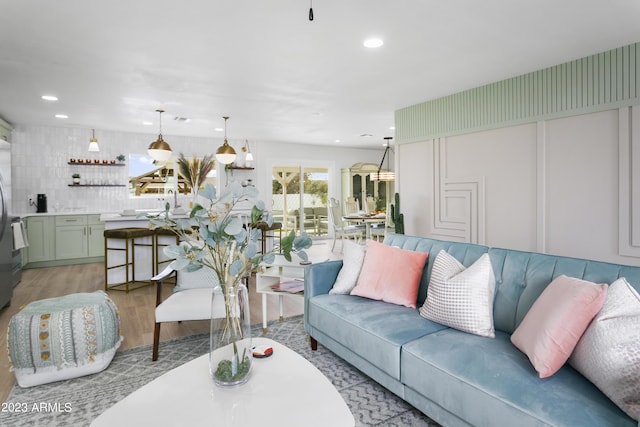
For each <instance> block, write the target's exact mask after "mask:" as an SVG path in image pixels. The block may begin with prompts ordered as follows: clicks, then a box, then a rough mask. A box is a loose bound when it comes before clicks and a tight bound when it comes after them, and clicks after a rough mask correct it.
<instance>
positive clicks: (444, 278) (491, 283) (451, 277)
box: [420, 251, 496, 338]
mask: <svg viewBox="0 0 640 427" xmlns="http://www.w3.org/2000/svg"><path fill="white" fill-rule="evenodd" d="M495 287H496V280H495V276H494V275H493V268H492V267H491V260H490V259H489V254H483V255H482V256H481V257H480V258H478V260H477V261H476V262H474V263H473V264H472V265H470V266H469V268H467V269H465V267H464V266H463V265H462V264H460V262H459V261H458V260H457V259H455V258H454V257H452V256H451V255H449V254H448V253H447V252H446V251H440V253H439V254H438V256H437V257H436V259H435V261H434V262H433V269H432V270H431V280H430V281H429V288H428V290H427V300H426V301H425V303H424V305H423V306H422V307H421V308H420V315H421V316H423V317H426V318H427V319H429V320H433V321H434V322H438V323H442V324H443V325H446V326H449V327H451V328H455V329H459V330H461V331H464V332H469V333H471V334H476V335H481V336H483V337H489V338H495V330H494V328H493V296H494V295H493V294H494V291H495Z"/></svg>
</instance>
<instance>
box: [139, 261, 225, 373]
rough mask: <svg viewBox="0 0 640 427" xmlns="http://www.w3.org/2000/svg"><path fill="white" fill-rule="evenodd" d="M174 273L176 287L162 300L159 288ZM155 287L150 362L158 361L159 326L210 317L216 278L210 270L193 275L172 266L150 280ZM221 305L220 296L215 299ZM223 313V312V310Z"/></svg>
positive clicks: (204, 269) (195, 272) (202, 269)
mask: <svg viewBox="0 0 640 427" xmlns="http://www.w3.org/2000/svg"><path fill="white" fill-rule="evenodd" d="M174 273H175V274H176V286H175V288H174V289H173V293H172V294H171V295H170V296H169V297H167V298H166V299H164V300H163V298H162V285H163V283H164V282H165V280H167V279H168V278H169V277H171V276H173V274H174ZM151 282H152V283H153V285H154V286H156V289H157V291H156V310H155V320H156V323H155V328H154V331H153V350H152V360H153V361H155V360H157V359H158V346H159V343H160V324H162V323H165V322H182V321H183V320H206V319H210V318H211V298H212V293H213V289H214V288H215V286H217V285H218V278H217V276H216V274H215V272H214V271H213V270H211V269H210V268H201V269H199V270H197V271H194V272H189V273H187V272H184V271H181V272H179V273H178V272H176V271H175V270H173V269H172V268H171V267H167V268H165V269H164V270H163V271H162V272H161V273H160V274H158V275H157V276H154V277H152V278H151ZM217 300H218V301H220V303H221V304H222V303H223V302H222V296H221V297H220V298H218V299H217ZM222 312H224V310H222Z"/></svg>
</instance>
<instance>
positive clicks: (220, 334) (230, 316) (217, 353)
mask: <svg viewBox="0 0 640 427" xmlns="http://www.w3.org/2000/svg"><path fill="white" fill-rule="evenodd" d="M252 358H253V356H252V350H251V318H250V316H249V292H248V291H247V287H246V286H245V285H244V284H242V283H237V282H236V283H233V284H227V285H226V286H224V287H221V286H216V288H215V289H214V291H213V294H212V297H211V330H210V349H209V374H210V375H211V378H212V379H213V382H214V383H215V384H217V385H218V386H221V387H226V386H234V385H239V384H244V383H245V382H247V380H248V379H249V375H250V374H251V362H252Z"/></svg>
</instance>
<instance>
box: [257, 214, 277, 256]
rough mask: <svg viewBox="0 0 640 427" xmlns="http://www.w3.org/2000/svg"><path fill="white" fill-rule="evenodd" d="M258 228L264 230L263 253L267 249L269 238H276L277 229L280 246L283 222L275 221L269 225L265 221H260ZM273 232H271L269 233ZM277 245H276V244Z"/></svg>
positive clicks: (262, 238) (262, 239)
mask: <svg viewBox="0 0 640 427" xmlns="http://www.w3.org/2000/svg"><path fill="white" fill-rule="evenodd" d="M256 228H258V229H259V230H260V231H261V232H262V237H261V239H260V240H261V242H262V253H263V254H264V253H265V252H266V251H267V238H272V239H275V238H276V231H277V232H278V236H277V238H278V246H280V241H281V240H282V223H280V222H274V223H272V224H271V227H269V224H267V223H266V222H265V221H260V222H259V223H258V224H257V226H256ZM269 232H271V233H269ZM274 243H275V242H274ZM274 246H275V245H274Z"/></svg>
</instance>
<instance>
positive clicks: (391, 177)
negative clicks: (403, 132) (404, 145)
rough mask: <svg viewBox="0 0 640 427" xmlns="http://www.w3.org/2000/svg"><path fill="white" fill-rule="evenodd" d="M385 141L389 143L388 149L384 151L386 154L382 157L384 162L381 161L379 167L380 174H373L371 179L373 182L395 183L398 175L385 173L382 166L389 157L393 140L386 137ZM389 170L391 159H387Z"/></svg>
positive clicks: (389, 172) (390, 172)
mask: <svg viewBox="0 0 640 427" xmlns="http://www.w3.org/2000/svg"><path fill="white" fill-rule="evenodd" d="M384 139H385V140H386V141H387V142H386V146H387V148H385V149H384V154H383V155H382V160H380V166H378V172H372V173H371V174H370V175H369V177H370V178H371V181H395V179H396V174H395V173H393V172H392V171H390V170H387V171H383V170H382V164H383V163H384V158H385V157H387V153H388V152H389V150H390V149H391V142H390V141H391V140H392V139H393V138H392V137H390V136H385V137H384ZM387 169H389V158H388V157H387Z"/></svg>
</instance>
